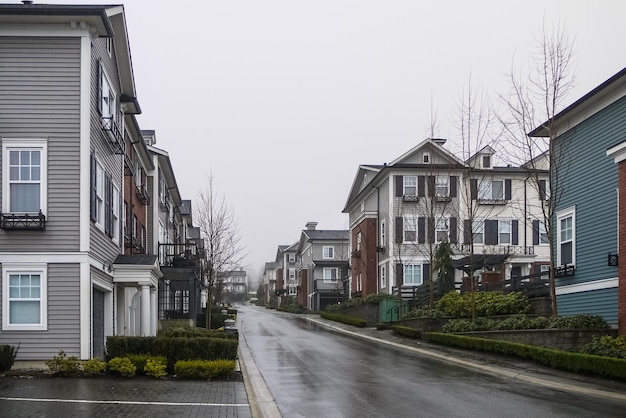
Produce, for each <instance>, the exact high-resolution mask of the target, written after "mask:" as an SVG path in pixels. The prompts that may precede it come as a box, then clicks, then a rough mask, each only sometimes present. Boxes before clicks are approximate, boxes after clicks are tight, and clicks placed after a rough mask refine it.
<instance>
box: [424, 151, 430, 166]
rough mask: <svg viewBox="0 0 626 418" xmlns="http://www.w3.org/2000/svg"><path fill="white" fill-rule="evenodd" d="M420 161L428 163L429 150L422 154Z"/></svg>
mask: <svg viewBox="0 0 626 418" xmlns="http://www.w3.org/2000/svg"><path fill="white" fill-rule="evenodd" d="M422 163H424V164H430V153H429V152H425V153H423V154H422Z"/></svg>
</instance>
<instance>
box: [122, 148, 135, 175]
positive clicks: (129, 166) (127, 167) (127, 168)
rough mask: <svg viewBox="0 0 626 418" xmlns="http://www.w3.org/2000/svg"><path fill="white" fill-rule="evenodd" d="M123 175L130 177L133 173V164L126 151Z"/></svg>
mask: <svg viewBox="0 0 626 418" xmlns="http://www.w3.org/2000/svg"><path fill="white" fill-rule="evenodd" d="M124 175H125V176H131V177H132V176H134V175H135V164H134V163H133V160H132V159H131V158H130V155H128V154H126V153H125V154H124Z"/></svg>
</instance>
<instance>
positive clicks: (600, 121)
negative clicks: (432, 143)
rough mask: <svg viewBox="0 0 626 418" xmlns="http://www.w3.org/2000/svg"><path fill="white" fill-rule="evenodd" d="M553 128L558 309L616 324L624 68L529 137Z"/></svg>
mask: <svg viewBox="0 0 626 418" xmlns="http://www.w3.org/2000/svg"><path fill="white" fill-rule="evenodd" d="M550 122H552V123H550ZM551 132H552V133H553V134H554V136H553V137H554V138H555V139H554V143H553V146H554V150H555V153H556V160H557V161H560V164H561V165H560V167H559V168H558V170H553V171H552V174H551V176H552V179H553V181H554V188H555V189H556V191H555V192H556V194H557V196H556V198H555V202H554V204H555V205H556V206H555V219H553V225H555V231H554V233H555V236H556V240H555V241H556V242H555V248H553V251H554V252H555V253H556V259H557V262H556V272H557V276H558V277H557V279H556V295H557V309H558V314H559V315H563V316H568V315H576V314H583V313H585V314H594V315H601V316H603V317H604V318H605V319H606V320H607V322H609V324H611V325H613V326H617V325H618V299H619V297H618V294H619V292H622V291H623V289H622V288H621V286H620V285H621V284H622V283H623V282H622V283H620V282H619V279H620V278H621V277H620V275H619V271H618V264H619V263H618V257H617V254H618V252H619V248H618V243H619V242H623V241H621V240H620V239H619V236H618V227H620V228H621V225H622V221H623V218H622V217H620V222H619V225H618V199H619V197H620V196H623V193H624V192H623V191H619V190H618V165H617V164H615V162H616V161H618V162H619V156H620V153H621V151H620V147H619V144H621V143H623V141H624V138H625V137H626V68H625V69H622V70H621V71H620V72H618V73H617V74H615V75H614V76H612V77H611V78H609V79H608V80H606V81H605V82H603V83H602V84H600V85H599V86H598V87H596V88H595V89H593V90H591V91H590V92H589V93H587V94H585V95H584V96H583V97H581V98H580V99H578V100H577V101H576V102H574V103H573V104H571V105H570V106H568V107H567V108H566V109H564V110H563V111H562V112H560V113H559V114H557V115H556V116H555V117H554V118H553V120H552V121H547V122H545V123H544V124H542V125H541V126H539V127H537V128H536V129H535V130H533V131H532V132H530V133H529V135H530V136H532V137H549V136H550V133H551ZM607 150H609V151H610V152H609V153H608V155H607ZM621 186H622V183H621V182H620V187H621ZM619 209H620V211H621V210H623V208H622V207H621V206H619ZM622 238H623V237H622ZM622 261H623V260H622ZM622 264H624V263H622ZM624 302H625V301H624V300H621V301H620V304H621V305H620V306H624V305H623V304H624ZM624 314H625V313H624V311H622V315H624ZM624 320H625V318H624V316H622V317H621V321H622V322H623V321H624ZM621 329H622V332H623V330H624V328H621Z"/></svg>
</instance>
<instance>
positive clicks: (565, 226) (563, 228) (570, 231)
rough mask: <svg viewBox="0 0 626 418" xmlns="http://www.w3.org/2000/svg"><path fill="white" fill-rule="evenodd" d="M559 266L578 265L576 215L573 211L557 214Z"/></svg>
mask: <svg viewBox="0 0 626 418" xmlns="http://www.w3.org/2000/svg"><path fill="white" fill-rule="evenodd" d="M557 228H558V231H557V240H558V242H557V264H558V265H559V266H564V265H570V264H575V263H576V255H575V254H576V246H575V237H576V234H575V213H574V210H573V209H570V210H567V211H563V212H561V213H559V214H557Z"/></svg>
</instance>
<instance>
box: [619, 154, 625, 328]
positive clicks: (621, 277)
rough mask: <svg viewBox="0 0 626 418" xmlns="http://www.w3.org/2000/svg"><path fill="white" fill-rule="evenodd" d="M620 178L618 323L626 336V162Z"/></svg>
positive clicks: (620, 167) (622, 166)
mask: <svg viewBox="0 0 626 418" xmlns="http://www.w3.org/2000/svg"><path fill="white" fill-rule="evenodd" d="M618 177H619V248H618V254H619V258H620V259H619V260H618V263H619V267H618V272H619V279H618V289H617V291H618V301H617V321H618V333H619V335H626V161H622V162H620V163H619V166H618Z"/></svg>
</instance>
